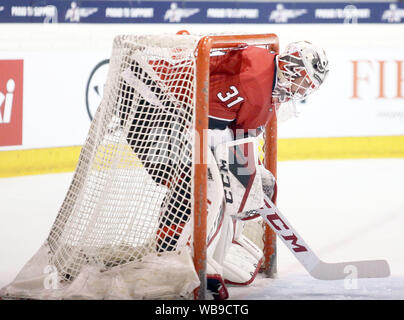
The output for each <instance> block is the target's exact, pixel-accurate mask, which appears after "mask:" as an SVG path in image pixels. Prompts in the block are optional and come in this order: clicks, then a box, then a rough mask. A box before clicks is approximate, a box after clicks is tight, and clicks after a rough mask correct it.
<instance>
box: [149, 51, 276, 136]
mask: <svg viewBox="0 0 404 320" xmlns="http://www.w3.org/2000/svg"><path fill="white" fill-rule="evenodd" d="M275 56H276V55H275V54H274V53H270V52H269V51H268V50H267V49H264V48H259V47H253V46H250V47H247V48H245V49H238V50H229V51H227V52H226V53H225V54H223V55H216V56H211V58H210V86H209V129H225V128H226V127H230V128H231V129H233V130H237V129H243V130H244V131H245V132H247V131H248V130H249V129H258V128H259V127H261V126H264V125H265V124H266V123H267V121H269V120H270V119H271V117H272V115H273V114H274V113H275V111H274V110H275V109H274V108H273V106H272V89H273V84H274V79H275ZM151 64H152V66H153V69H154V70H155V71H157V72H158V74H159V76H160V78H161V79H162V80H164V81H165V82H166V85H167V86H168V87H169V88H172V90H173V92H174V94H175V95H176V97H177V98H178V100H180V101H184V99H191V98H192V94H191V93H188V94H185V93H186V91H187V90H189V86H188V87H187V86H186V83H189V82H190V81H192V76H193V73H192V72H191V71H192V70H191V68H190V67H188V66H186V65H185V66H184V65H182V66H176V65H171V64H170V63H168V62H166V61H152V62H151ZM177 69H180V72H177V71H178V70H177ZM169 70H171V72H170V71H169ZM174 71H175V72H174ZM187 97H188V98H187ZM187 102H188V101H187Z"/></svg>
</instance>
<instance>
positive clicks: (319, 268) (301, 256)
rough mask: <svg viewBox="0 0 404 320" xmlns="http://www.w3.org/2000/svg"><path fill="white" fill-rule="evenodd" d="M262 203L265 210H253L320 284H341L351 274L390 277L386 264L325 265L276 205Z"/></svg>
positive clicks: (342, 263) (376, 262)
mask: <svg viewBox="0 0 404 320" xmlns="http://www.w3.org/2000/svg"><path fill="white" fill-rule="evenodd" d="M264 202H265V206H264V207H263V208H261V209H258V210H256V212H257V213H259V214H260V215H261V216H262V218H263V219H264V221H265V222H266V223H267V224H268V225H269V226H270V227H271V229H272V230H273V231H274V232H275V233H276V234H277V235H278V237H279V238H281V240H282V241H283V243H284V244H285V245H286V246H287V247H288V248H289V250H290V251H291V252H292V253H293V254H294V256H295V257H296V258H297V260H299V262H300V263H301V264H302V265H303V266H304V268H305V269H306V270H307V271H308V273H309V274H310V275H311V276H312V277H314V278H316V279H319V280H341V279H345V278H347V277H348V276H349V275H350V274H351V276H352V277H353V278H384V277H388V276H389V275H390V267H389V265H388V263H387V261H386V260H366V261H350V262H339V263H326V262H324V261H322V260H320V259H319V258H318V257H317V255H316V254H315V253H314V252H313V251H312V250H311V249H310V248H309V246H308V245H307V244H306V242H305V241H304V240H303V239H302V237H301V236H300V235H299V234H298V233H297V232H296V230H295V229H294V228H293V227H292V226H291V224H290V223H289V222H288V221H287V220H286V218H285V217H284V216H283V214H282V213H281V212H280V211H279V209H278V208H277V207H276V205H275V204H274V203H273V202H272V201H271V200H270V199H269V198H268V197H267V196H265V195H264ZM254 211H255V210H254Z"/></svg>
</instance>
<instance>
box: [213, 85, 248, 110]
mask: <svg viewBox="0 0 404 320" xmlns="http://www.w3.org/2000/svg"><path fill="white" fill-rule="evenodd" d="M229 89H230V90H229V91H227V92H226V93H225V94H224V95H223V93H221V92H219V93H218V94H217V97H218V98H219V100H220V101H222V102H225V103H226V106H227V107H228V108H231V107H233V106H234V105H236V104H237V103H240V102H243V101H244V98H243V97H240V96H239V92H238V90H237V88H236V87H235V86H230V87H229Z"/></svg>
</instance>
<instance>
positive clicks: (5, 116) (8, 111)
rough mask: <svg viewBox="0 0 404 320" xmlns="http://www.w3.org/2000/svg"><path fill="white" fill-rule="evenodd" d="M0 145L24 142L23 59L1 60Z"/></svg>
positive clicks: (13, 144)
mask: <svg viewBox="0 0 404 320" xmlns="http://www.w3.org/2000/svg"><path fill="white" fill-rule="evenodd" d="M0 70H1V73H0V146H15V145H21V144H22V99H23V60H0Z"/></svg>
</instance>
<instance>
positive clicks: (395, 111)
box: [0, 24, 404, 151]
mask: <svg viewBox="0 0 404 320" xmlns="http://www.w3.org/2000/svg"><path fill="white" fill-rule="evenodd" d="M181 29H187V30H189V31H190V32H192V33H206V32H218V31H220V32H226V31H230V32H237V31H240V32H242V33H244V32H251V33H276V34H277V35H278V36H279V38H280V45H281V49H282V48H284V47H285V45H286V44H287V43H289V42H291V41H298V40H309V41H311V42H313V43H316V44H318V45H320V46H322V47H324V48H325V50H326V51H327V54H328V57H329V60H330V74H329V78H328V79H327V81H326V82H325V84H324V86H323V87H322V89H321V90H320V91H318V92H316V93H314V94H313V96H312V97H310V98H309V99H308V100H307V102H306V103H305V104H299V105H298V107H299V110H300V111H301V114H300V116H299V117H298V118H296V119H292V120H289V121H288V122H286V123H283V124H282V125H281V126H280V127H279V136H280V137H281V138H287V137H343V136H383V135H404V38H403V34H404V25H403V24H397V25H387V24H386V25H384V24H383V25H378V24H372V25H371V24H368V25H364V24H360V25H342V24H340V25H332V24H317V25H297V24H295V25H269V24H268V25H262V24H260V25H252V24H242V25H240V24H232V25H230V24H226V25H217V24H207V25H197V24H189V25H185V24H164V25H163V24H159V25H151V24H119V25H101V24H99V25H93V24H74V25H73V24H72V25H70V24H32V25H30V24H0V60H4V59H23V60H24V96H23V99H24V102H23V145H22V146H11V147H0V151H2V150H17V149H31V148H44V147H57V146H71V145H82V144H83V143H84V140H85V137H86V135H87V131H88V128H89V124H90V119H89V117H88V114H87V110H86V105H85V91H86V85H87V81H88V79H89V76H90V73H91V71H92V70H93V68H94V67H95V66H96V65H97V64H98V63H99V62H100V61H102V60H104V59H108V58H109V57H110V54H111V49H112V41H113V38H114V37H115V36H116V35H118V34H141V33H175V32H176V31H178V30H181ZM0 72H1V71H0Z"/></svg>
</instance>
